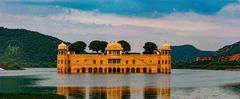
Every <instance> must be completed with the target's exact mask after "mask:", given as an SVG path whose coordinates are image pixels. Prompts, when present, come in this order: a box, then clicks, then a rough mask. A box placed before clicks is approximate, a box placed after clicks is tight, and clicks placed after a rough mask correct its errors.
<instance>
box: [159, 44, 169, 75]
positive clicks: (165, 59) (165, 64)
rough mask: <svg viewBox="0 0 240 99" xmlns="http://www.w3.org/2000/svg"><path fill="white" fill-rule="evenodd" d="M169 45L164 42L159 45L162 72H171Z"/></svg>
mask: <svg viewBox="0 0 240 99" xmlns="http://www.w3.org/2000/svg"><path fill="white" fill-rule="evenodd" d="M170 51H171V48H170V45H169V44H168V43H164V44H163V45H162V47H161V55H162V56H161V60H162V62H161V71H162V72H163V73H170V72H171V55H170Z"/></svg>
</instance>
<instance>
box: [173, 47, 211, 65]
mask: <svg viewBox="0 0 240 99" xmlns="http://www.w3.org/2000/svg"><path fill="white" fill-rule="evenodd" d="M171 49H172V50H171V55H172V60H173V61H174V62H176V61H191V60H195V58H196V57H198V56H210V55H211V54H212V53H213V52H211V51H202V50H199V49H197V48H195V47H194V46H192V45H181V46H171Z"/></svg>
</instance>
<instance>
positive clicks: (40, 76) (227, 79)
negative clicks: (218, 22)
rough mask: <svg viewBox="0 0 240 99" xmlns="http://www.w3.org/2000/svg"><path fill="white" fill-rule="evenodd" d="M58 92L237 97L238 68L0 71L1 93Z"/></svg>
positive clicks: (84, 98) (96, 97)
mask: <svg viewBox="0 0 240 99" xmlns="http://www.w3.org/2000/svg"><path fill="white" fill-rule="evenodd" d="M2 92H7V93H11V92H12V93H57V94H60V95H65V96H66V97H67V98H68V99H76V98H77V99H240V71H214V70H179V69H177V70H172V74H74V75H73V74H71V75H70V74H65V75H62V74H61V75H60V74H57V71H56V69H54V68H50V69H49V68H27V69H26V70H14V71H0V93H2Z"/></svg>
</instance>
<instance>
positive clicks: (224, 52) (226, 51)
mask: <svg viewBox="0 0 240 99" xmlns="http://www.w3.org/2000/svg"><path fill="white" fill-rule="evenodd" d="M236 53H240V41H239V42H236V43H234V44H231V45H227V46H224V47H223V48H221V49H219V50H218V51H216V52H214V54H213V56H214V57H219V56H228V55H232V54H236Z"/></svg>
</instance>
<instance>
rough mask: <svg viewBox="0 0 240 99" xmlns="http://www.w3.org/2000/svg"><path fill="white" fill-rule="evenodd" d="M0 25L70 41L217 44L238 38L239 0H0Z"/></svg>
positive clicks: (135, 45) (211, 46) (211, 47)
mask: <svg viewBox="0 0 240 99" xmlns="http://www.w3.org/2000/svg"><path fill="white" fill-rule="evenodd" d="M0 26H4V27H7V28H25V29H29V30H33V31H38V32H41V33H44V34H47V35H51V36H54V37H57V38H60V39H62V40H64V41H69V42H74V41H77V40H83V41H86V42H87V43H89V41H91V40H106V41H117V40H121V39H124V40H127V41H129V42H130V44H131V45H132V47H133V50H134V51H140V50H141V49H142V46H143V45H144V42H146V41H152V42H155V43H157V44H158V45H159V46H160V45H161V44H163V43H164V42H165V41H167V42H169V43H170V44H171V45H183V44H191V45H194V46H195V47H197V48H199V49H202V50H217V49H219V48H221V47H223V46H224V45H228V44H232V43H234V42H237V41H240V1H239V0H1V1H0Z"/></svg>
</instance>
